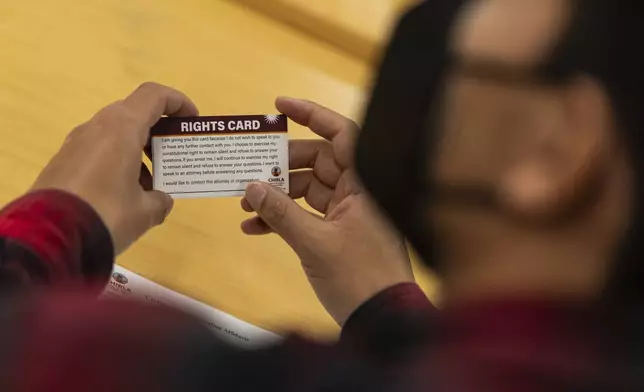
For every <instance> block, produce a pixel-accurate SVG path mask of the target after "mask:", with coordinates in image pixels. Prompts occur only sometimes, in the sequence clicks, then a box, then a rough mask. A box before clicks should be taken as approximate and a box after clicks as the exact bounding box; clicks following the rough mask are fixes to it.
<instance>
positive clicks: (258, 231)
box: [241, 216, 273, 235]
mask: <svg viewBox="0 0 644 392" xmlns="http://www.w3.org/2000/svg"><path fill="white" fill-rule="evenodd" d="M241 229H242V232H244V234H247V235H265V234H270V233H273V229H271V227H270V226H269V225H267V224H266V222H264V220H263V219H262V218H260V217H259V216H255V217H253V218H250V219H246V220H245V221H243V222H242V223H241Z"/></svg>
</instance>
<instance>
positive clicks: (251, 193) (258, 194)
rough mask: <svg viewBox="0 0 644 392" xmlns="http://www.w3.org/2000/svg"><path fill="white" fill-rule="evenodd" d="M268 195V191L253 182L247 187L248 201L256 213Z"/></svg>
mask: <svg viewBox="0 0 644 392" xmlns="http://www.w3.org/2000/svg"><path fill="white" fill-rule="evenodd" d="M266 194H267V192H266V189H265V188H264V186H263V185H262V184H259V183H256V182H251V183H250V184H248V185H247V186H246V200H248V203H250V205H251V207H253V209H254V210H255V211H259V208H260V207H261V206H262V203H264V199H265V198H266Z"/></svg>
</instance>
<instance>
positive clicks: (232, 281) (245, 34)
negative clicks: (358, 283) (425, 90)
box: [0, 0, 434, 336]
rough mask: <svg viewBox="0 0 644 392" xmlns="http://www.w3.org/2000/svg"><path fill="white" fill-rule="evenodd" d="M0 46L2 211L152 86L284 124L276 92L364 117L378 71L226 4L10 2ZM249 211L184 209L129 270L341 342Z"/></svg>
mask: <svg viewBox="0 0 644 392" xmlns="http://www.w3.org/2000/svg"><path fill="white" fill-rule="evenodd" d="M0 45H1V46H2V50H0V172H1V173H2V177H3V186H2V187H1V188H0V202H1V203H3V204H4V203H6V202H8V201H10V200H11V199H13V198H15V197H17V196H19V195H21V194H22V193H23V192H24V191H25V190H26V189H27V188H28V187H29V185H30V184H31V183H32V181H33V180H34V179H35V177H36V175H37V174H38V173H39V171H40V170H41V169H42V167H43V166H44V165H45V164H46V163H47V161H48V159H49V158H50V157H51V156H52V155H53V154H54V153H55V152H56V151H57V149H58V147H59V146H60V144H61V142H62V141H63V139H64V137H65V136H66V135H67V133H68V132H69V130H71V129H72V128H73V127H74V126H75V125H77V124H79V123H80V122H82V121H84V120H86V119H88V118H89V117H90V116H92V115H93V113H94V112H95V111H97V110H98V109H99V108H100V107H102V106H104V105H106V104H107V103H109V102H111V101H114V100H116V99H119V98H121V97H123V96H124V95H126V94H128V93H129V92H130V91H131V90H132V89H133V88H135V87H136V86H137V85H138V84H139V83H141V82H143V81H146V80H154V81H158V82H161V83H164V84H168V85H171V86H174V87H177V88H179V89H181V90H183V91H184V92H186V93H187V94H188V95H189V96H191V97H192V98H193V99H194V101H195V102H196V103H197V104H198V106H199V107H200V109H201V112H202V114H204V115H219V114H244V113H249V114H250V113H254V114H256V113H272V112H274V111H275V110H274V107H273V100H274V98H275V97H276V96H277V95H292V96H298V97H306V98H308V99H311V100H315V101H318V102H321V103H323V104H325V105H327V106H330V107H333V108H334V109H336V110H338V111H340V112H342V113H344V114H346V115H348V116H350V117H352V118H355V119H360V115H361V114H360V113H361V110H362V107H363V103H364V100H365V87H366V86H367V81H368V80H369V78H370V72H371V71H370V68H369V66H368V65H367V64H365V63H364V62H361V61H358V60H357V59H355V58H352V57H351V56H347V55H346V54H345V53H344V52H343V51H342V50H341V49H339V48H336V47H333V46H329V45H321V44H320V43H319V42H317V41H314V40H312V39H311V38H310V37H308V36H306V35H303V34H298V33H297V32H294V31H293V30H292V29H291V28H289V27H287V26H285V25H283V24H282V23H281V22H279V21H275V20H272V19H271V18H269V17H267V16H265V15H262V14H260V13H256V12H254V11H252V10H249V9H248V8H247V7H242V6H240V5H238V4H235V3H232V2H229V1H224V0H184V1H182V2H176V1H171V0H156V1H151V0H149V1H148V0H121V1H115V0H85V1H78V0H57V1H50V0H25V1H15V2H0ZM291 129H292V133H291V137H312V135H311V134H310V133H309V132H307V131H305V130H303V129H302V128H301V127H296V126H294V127H292V128H291ZM238 203H239V200H238V199H233V198H230V199H207V200H181V201H178V202H177V203H176V206H175V211H174V213H173V214H172V215H171V216H170V218H169V219H168V221H167V222H166V224H164V225H163V226H162V227H160V228H158V229H155V230H153V231H152V232H151V233H149V234H148V235H146V236H145V237H144V238H143V239H142V240H141V241H140V242H139V243H137V244H136V245H135V246H133V247H132V248H131V249H130V250H129V251H128V252H126V253H125V254H124V255H122V256H121V257H120V258H119V260H118V262H119V263H120V264H122V265H123V266H125V267H126V268H129V269H131V270H133V271H134V272H137V273H140V274H142V275H143V276H145V277H148V278H150V279H152V280H154V281H156V282H158V283H160V284H162V285H164V286H167V287H169V288H171V289H174V290H177V291H179V292H182V293H184V294H187V295H189V296H191V297H194V298H196V299H198V300H201V301H204V302H206V303H208V304H210V305H212V306H215V307H217V308H219V309H222V310H224V311H226V312H229V313H231V314H233V315H235V316H237V317H240V318H242V319H244V320H247V321H249V322H251V323H254V324H257V325H260V326H263V327H267V328H270V329H272V330H276V331H281V330H285V329H297V330H300V331H304V332H306V333H307V334H312V335H316V336H329V335H332V334H334V333H335V332H337V326H335V324H334V323H333V321H332V320H331V319H330V317H329V316H328V315H327V314H326V313H325V312H324V310H323V309H322V307H321V306H320V305H319V303H318V301H317V299H316V297H315V295H314V294H313V292H312V290H311V289H310V287H309V286H308V283H307V282H306V279H305V277H304V275H303V273H302V271H301V269H300V266H299V262H298V260H297V258H296V257H295V255H294V254H293V252H292V251H291V250H290V249H289V248H288V247H287V246H286V245H285V244H284V243H283V242H282V241H280V239H279V238H277V237H276V236H268V237H262V238H249V237H246V236H244V235H242V233H241V232H240V230H239V227H238V226H239V223H240V222H241V221H242V220H243V219H244V218H246V217H247V216H248V215H247V214H245V213H244V212H242V211H241V209H240V208H239V206H238ZM423 277H424V275H423ZM423 282H425V287H426V288H428V290H432V289H433V288H434V285H433V282H432V281H431V279H427V278H423Z"/></svg>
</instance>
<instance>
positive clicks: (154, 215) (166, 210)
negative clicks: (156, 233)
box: [143, 191, 174, 227]
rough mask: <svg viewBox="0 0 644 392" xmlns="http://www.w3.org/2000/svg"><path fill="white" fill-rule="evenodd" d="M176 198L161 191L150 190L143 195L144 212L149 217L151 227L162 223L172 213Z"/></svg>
mask: <svg viewBox="0 0 644 392" xmlns="http://www.w3.org/2000/svg"><path fill="white" fill-rule="evenodd" d="M173 206H174V200H173V199H172V197H170V195H168V194H167V193H164V192H161V191H148V192H145V193H144V195H143V209H144V214H145V215H146V216H147V217H148V222H149V227H154V226H157V225H160V224H161V223H163V221H165V218H167V217H168V215H170V211H172V207H173Z"/></svg>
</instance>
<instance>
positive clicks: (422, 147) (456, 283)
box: [358, 0, 644, 299]
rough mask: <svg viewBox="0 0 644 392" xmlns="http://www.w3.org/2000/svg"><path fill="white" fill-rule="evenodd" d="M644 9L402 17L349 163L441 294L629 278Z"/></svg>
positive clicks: (510, 6) (498, 7)
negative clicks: (638, 42) (440, 282)
mask: <svg viewBox="0 0 644 392" xmlns="http://www.w3.org/2000/svg"><path fill="white" fill-rule="evenodd" d="M430 3H435V4H433V5H432V4H430ZM448 3H449V4H448ZM642 7H643V6H642V5H638V2H635V1H625V0H603V1H602V0H478V1H442V0H432V1H428V2H427V4H425V5H423V6H421V7H419V8H418V9H417V10H415V11H413V12H412V13H410V14H409V15H408V16H407V17H406V18H405V19H404V20H403V22H402V24H401V26H400V28H399V31H398V33H397V37H396V38H395V39H394V41H393V43H392V45H391V47H390V50H389V54H388V57H387V58H386V59H385V61H384V65H383V70H382V71H383V73H382V75H381V76H380V80H379V83H378V86H377V87H376V89H375V92H374V98H373V101H372V103H371V107H370V110H369V115H368V116H367V121H366V124H365V131H364V133H363V136H362V138H361V142H360V144H359V150H358V167H359V170H360V173H361V175H362V177H363V179H364V181H365V184H366V185H367V187H368V188H369V189H371V191H372V192H373V194H374V196H375V197H376V199H378V200H379V201H380V202H381V204H382V205H383V206H384V207H385V210H387V212H389V214H390V215H391V216H392V218H393V219H394V221H395V222H396V223H397V224H398V226H399V227H400V228H401V230H402V231H403V233H404V234H406V235H408V236H409V237H410V239H411V240H412V243H414V245H416V247H417V248H418V249H419V250H420V252H421V254H422V256H423V257H424V259H425V260H427V261H428V262H429V263H430V264H431V265H432V266H435V267H437V268H438V269H439V270H440V271H441V273H442V274H443V277H444V283H445V288H446V294H447V295H448V296H449V295H451V296H455V297H458V296H470V295H477V296H478V295H480V294H481V293H489V294H492V295H493V294H495V293H504V294H505V293H508V292H510V293H535V294H542V295H549V296H555V297H557V298H559V297H562V296H565V297H572V298H581V299H588V298H595V297H598V296H599V295H600V294H601V293H603V292H604V290H605V289H606V287H607V285H608V283H609V281H610V277H613V276H616V274H617V273H620V274H626V275H629V274H630V275H631V276H630V277H629V278H636V279H633V282H634V283H632V284H631V283H626V281H624V280H622V281H620V282H619V284H618V285H623V286H624V287H627V286H628V287H631V286H638V281H637V277H636V276H634V275H637V274H638V272H639V271H638V268H632V267H636V266H637V265H638V264H639V263H638V260H639V256H640V254H642V255H644V253H640V252H642V251H639V248H638V247H637V245H639V244H638V242H639V240H643V241H644V237H642V236H641V235H642V233H643V232H642V230H640V229H639V225H641V222H640V221H642V219H641V218H640V214H641V211H640V210H641V209H640V207H639V204H641V203H643V202H644V199H642V197H639V196H638V194H639V187H640V186H641V185H642V184H639V181H638V180H635V179H636V178H639V177H638V175H639V176H641V175H642V174H644V172H643V171H641V170H640V168H639V164H640V163H639V161H641V159H640V158H638V157H637V154H638V153H639V152H638V151H637V150H638V149H640V148H644V143H642V137H640V136H639V134H640V133H641V132H644V128H642V125H643V124H644V108H642V106H641V104H642V103H643V102H644V99H643V98H644V83H643V82H644V75H643V74H642V67H641V66H642V65H644V59H643V60H640V59H639V58H640V55H639V54H638V53H637V48H636V47H635V46H632V45H633V39H634V37H636V36H637V34H638V33H639V30H640V24H641V23H642V22H644V19H642V16H643V15H644V13H643V12H642ZM395 74H398V76H396V75H395ZM387 137H388V138H389V139H390V140H389V142H387V139H386V138H387ZM395 139H403V140H395ZM388 150H389V151H390V152H389V153H387V151H388ZM396 159H398V160H399V161H404V165H406V166H402V165H403V163H399V164H392V162H391V161H390V160H396ZM385 165H388V166H389V167H390V169H389V171H387V169H386V168H385V169H384V170H385V172H384V173H383V169H382V168H383V167H386V166H385ZM388 187H389V188H388ZM394 188H395V189H394ZM403 192H404V193H403ZM642 247H644V243H643V244H642ZM642 262H644V260H642ZM641 277H644V275H642V276H641ZM641 277H640V278H641ZM630 294H631V295H632V293H630Z"/></svg>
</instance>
